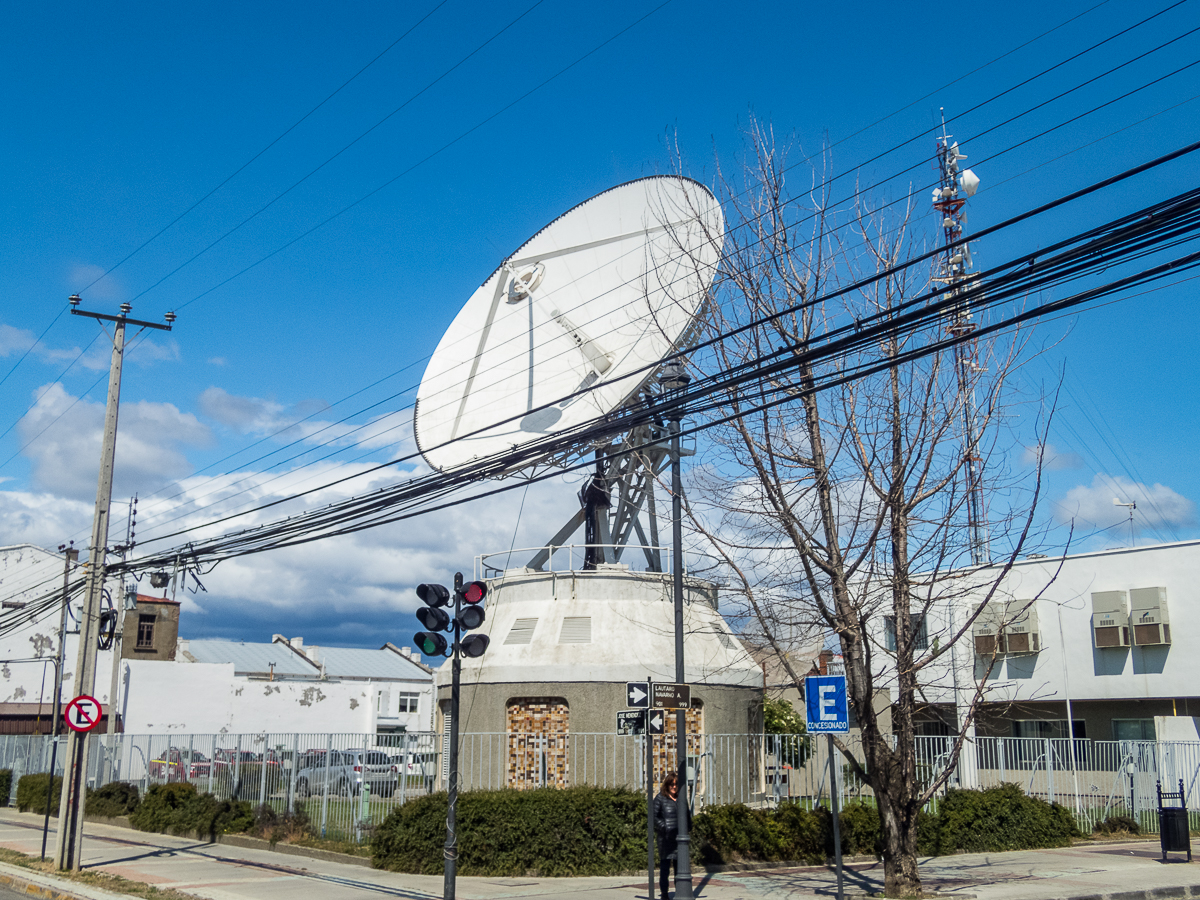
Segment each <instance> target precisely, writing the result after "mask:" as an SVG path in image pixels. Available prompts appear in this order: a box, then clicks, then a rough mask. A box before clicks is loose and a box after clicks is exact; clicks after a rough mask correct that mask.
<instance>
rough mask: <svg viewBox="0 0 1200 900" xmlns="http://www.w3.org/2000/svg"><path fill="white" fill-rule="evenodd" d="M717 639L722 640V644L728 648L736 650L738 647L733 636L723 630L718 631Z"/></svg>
mask: <svg viewBox="0 0 1200 900" xmlns="http://www.w3.org/2000/svg"><path fill="white" fill-rule="evenodd" d="M717 639H718V640H719V641H720V642H721V646H722V647H724V648H725V649H726V650H736V649H737V648H738V647H737V644H736V643H734V640H733V638H731V637H730V636H729V635H727V634H726V633H725V632H723V631H718V632H717Z"/></svg>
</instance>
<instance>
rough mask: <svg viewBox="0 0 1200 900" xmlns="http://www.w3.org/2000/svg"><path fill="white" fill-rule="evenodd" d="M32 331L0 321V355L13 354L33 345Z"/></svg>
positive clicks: (22, 351)
mask: <svg viewBox="0 0 1200 900" xmlns="http://www.w3.org/2000/svg"><path fill="white" fill-rule="evenodd" d="M33 341H34V337H33V332H32V331H26V330H25V329H24V328H13V327H12V326H11V325H5V324H4V323H3V322H0V356H15V355H17V354H19V353H24V352H25V351H26V350H28V349H29V348H30V347H32V346H33Z"/></svg>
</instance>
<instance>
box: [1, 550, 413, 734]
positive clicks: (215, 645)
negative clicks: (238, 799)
mask: <svg viewBox="0 0 1200 900" xmlns="http://www.w3.org/2000/svg"><path fill="white" fill-rule="evenodd" d="M63 566H64V561H63V557H62V556H61V555H59V554H55V553H51V552H49V551H47V550H43V549H41V548H40V547H35V546H33V545H29V544H23V545H18V546H14V547H2V548H0V601H2V602H3V603H4V609H3V610H0V733H25V734H28V733H47V732H49V731H50V730H52V728H53V724H52V720H53V707H54V685H55V666H54V660H55V658H56V655H57V652H58V642H59V629H60V622H61V614H62V593H61V587H62V579H63ZM79 571H80V569H79V567H78V566H77V565H73V566H72V569H71V572H72V576H71V577H72V579H73V580H77V579H78V577H79ZM113 590H115V588H113ZM79 607H80V601H79V600H78V599H77V600H75V601H74V602H73V603H72V608H71V609H70V610H69V615H68V618H67V632H68V633H67V635H66V639H65V645H66V653H65V656H64V665H63V668H64V669H65V673H64V678H63V691H62V696H63V699H64V701H65V700H69V699H70V698H71V697H72V696H73V692H74V670H75V663H76V659H77V656H78V638H77V637H76V635H75V634H71V632H72V631H77V630H78V619H79ZM155 623H157V624H155ZM177 625H178V605H177V604H175V603H173V602H172V601H168V600H164V599H159V598H151V597H142V596H141V595H139V596H138V604H137V608H136V609H135V610H132V611H131V612H129V613H128V614H127V615H126V616H125V629H124V632H125V635H124V636H125V639H124V642H123V646H122V657H123V658H121V659H119V660H117V663H118V666H119V668H118V669H117V672H116V675H117V678H118V687H117V692H116V699H117V706H118V709H119V716H118V720H117V724H118V729H119V730H122V731H125V732H127V733H130V734H183V733H196V734H237V733H247V734H259V733H262V732H266V731H270V732H306V733H319V734H324V733H329V732H345V733H354V734H389V733H397V732H403V731H407V732H415V731H429V730H430V729H431V728H432V721H433V707H434V704H433V670H432V669H430V668H429V667H427V666H425V665H423V664H422V663H421V658H420V656H419V655H416V654H413V653H411V651H409V650H408V648H401V647H396V646H394V645H392V644H390V643H389V644H384V645H383V646H382V647H380V648H379V649H345V648H337V647H316V646H312V645H308V646H305V644H304V641H303V640H302V639H300V638H293V639H292V640H290V641H288V640H287V639H285V638H283V637H282V636H281V635H276V636H275V639H274V640H273V641H272V642H270V643H261V644H257V643H240V642H233V641H188V640H178V641H176V631H175V626H177ZM113 657H114V653H113V651H112V650H102V651H100V653H99V658H98V660H97V665H96V684H95V688H94V690H93V691H92V693H93V695H94V696H95V697H96V698H97V699H98V700H99V701H100V703H101V705H102V706H103V708H104V709H105V711H106V713H107V711H108V710H109V708H110V706H111V704H110V698H109V694H110V693H111V685H112V679H113ZM106 728H107V724H106V722H102V723H101V728H100V730H101V731H104V730H106Z"/></svg>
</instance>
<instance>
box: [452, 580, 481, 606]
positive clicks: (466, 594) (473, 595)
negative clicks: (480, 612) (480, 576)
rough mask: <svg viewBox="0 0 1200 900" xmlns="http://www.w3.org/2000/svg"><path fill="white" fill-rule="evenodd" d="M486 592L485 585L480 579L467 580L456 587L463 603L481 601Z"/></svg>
mask: <svg viewBox="0 0 1200 900" xmlns="http://www.w3.org/2000/svg"><path fill="white" fill-rule="evenodd" d="M487 592H488V589H487V585H486V584H484V583H483V582H482V581H468V582H467V583H466V584H464V585H463V586H462V587H461V588H459V589H458V593H459V596H461V597H462V598H463V602H464V603H482V602H483V598H484V597H486V596H487Z"/></svg>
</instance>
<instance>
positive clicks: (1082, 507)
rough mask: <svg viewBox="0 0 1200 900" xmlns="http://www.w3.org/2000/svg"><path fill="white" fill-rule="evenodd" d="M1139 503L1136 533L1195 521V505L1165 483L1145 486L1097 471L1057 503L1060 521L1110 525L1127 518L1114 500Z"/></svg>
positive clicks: (1189, 524) (1134, 525) (1057, 513)
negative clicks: (1088, 483)
mask: <svg viewBox="0 0 1200 900" xmlns="http://www.w3.org/2000/svg"><path fill="white" fill-rule="evenodd" d="M1114 498H1115V499H1118V500H1120V501H1121V502H1122V503H1137V510H1136V512H1135V513H1134V516H1133V527H1134V530H1135V531H1136V532H1139V533H1140V532H1143V531H1153V530H1155V529H1157V528H1163V527H1167V528H1169V527H1172V526H1178V527H1187V526H1192V525H1195V524H1196V504H1195V503H1193V502H1192V501H1191V500H1189V499H1188V498H1187V497H1184V496H1183V495H1181V494H1179V493H1176V492H1175V491H1173V490H1172V489H1171V488H1169V487H1167V486H1166V485H1163V484H1153V485H1145V484H1140V483H1138V482H1135V481H1130V480H1129V479H1128V478H1125V477H1124V476H1121V475H1104V474H1100V473H1097V474H1096V476H1095V477H1093V478H1092V483H1091V484H1090V485H1084V484H1081V485H1076V486H1075V487H1073V488H1071V489H1070V490H1069V491H1067V493H1066V495H1065V496H1064V497H1063V498H1062V499H1061V500H1059V501H1058V502H1057V503H1056V504H1055V506H1054V517H1055V519H1057V520H1058V521H1059V522H1063V523H1066V522H1069V521H1071V520H1072V519H1074V520H1076V522H1077V523H1079V522H1083V523H1086V524H1087V525H1089V526H1092V527H1096V528H1107V527H1109V526H1112V525H1117V524H1120V523H1122V522H1125V521H1128V519H1129V510H1128V509H1127V508H1125V507H1120V506H1115V505H1114V504H1113V500H1114Z"/></svg>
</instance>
